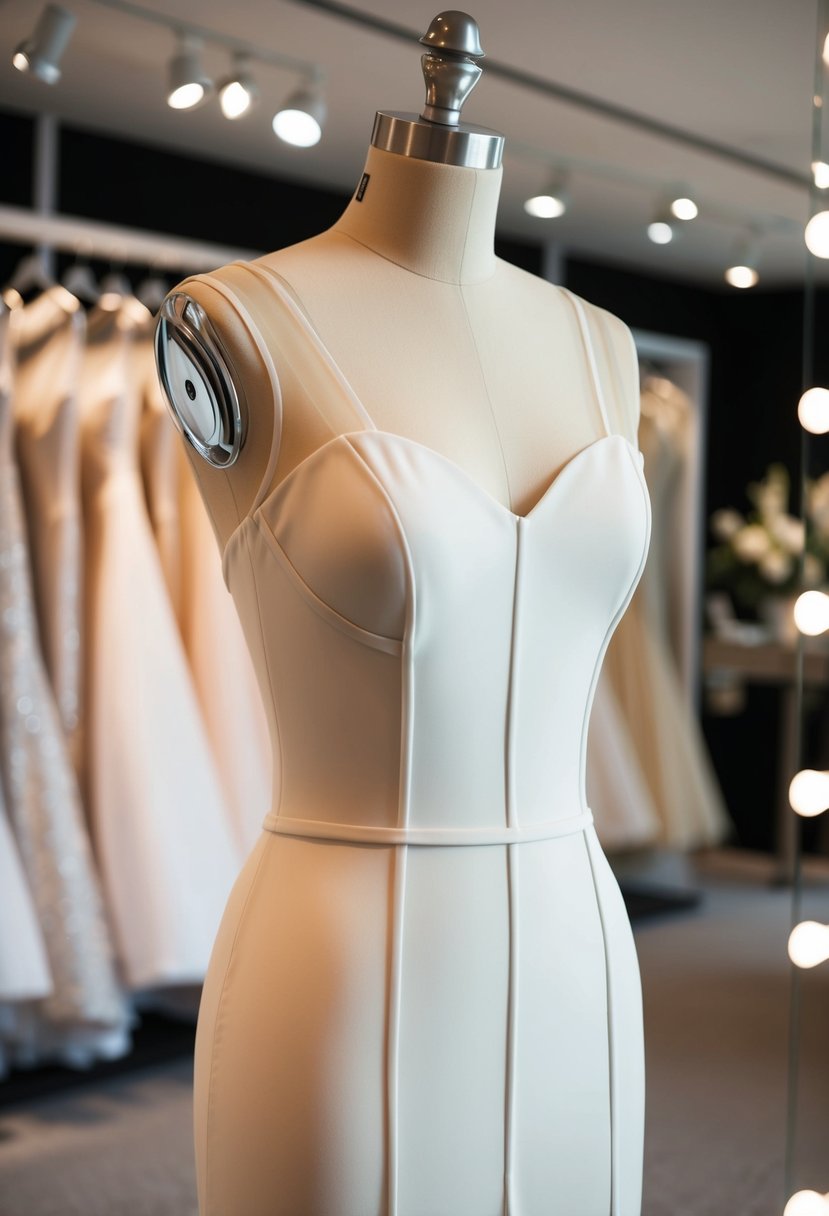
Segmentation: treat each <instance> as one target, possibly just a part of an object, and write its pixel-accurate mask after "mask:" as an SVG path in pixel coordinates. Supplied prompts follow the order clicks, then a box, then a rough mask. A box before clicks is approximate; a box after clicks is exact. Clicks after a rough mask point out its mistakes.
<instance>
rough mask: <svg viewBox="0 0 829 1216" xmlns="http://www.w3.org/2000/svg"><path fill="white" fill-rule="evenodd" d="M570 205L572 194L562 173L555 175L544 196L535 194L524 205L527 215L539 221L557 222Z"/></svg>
mask: <svg viewBox="0 0 829 1216" xmlns="http://www.w3.org/2000/svg"><path fill="white" fill-rule="evenodd" d="M569 205H570V193H569V191H568V190H567V187H566V184H565V176H564V174H563V173H561V172H557V173H554V174H553V176H552V178H551V179H550V181H549V183H548V185H547V189H546V190H545V191H544V193H543V194H534V195H533V196H532V198H528V199H527V201H526V202H525V203H524V210H525V211H526V213H527V215H533V216H535V217H536V218H537V219H542V220H555V219H558V217H559V216H561V215H564V213H565V211H566V210H567V208H568V207H569Z"/></svg>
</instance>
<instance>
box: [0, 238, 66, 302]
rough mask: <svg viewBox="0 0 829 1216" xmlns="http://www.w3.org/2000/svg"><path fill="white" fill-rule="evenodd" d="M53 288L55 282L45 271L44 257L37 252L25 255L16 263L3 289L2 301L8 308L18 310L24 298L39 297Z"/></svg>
mask: <svg viewBox="0 0 829 1216" xmlns="http://www.w3.org/2000/svg"><path fill="white" fill-rule="evenodd" d="M54 286H55V280H54V279H53V278H52V276H51V275H50V274H49V273H48V271H47V269H46V262H45V257H44V254H43V253H42V252H38V251H37V250H35V251H33V252H32V253H30V254H27V255H26V257H24V258H23V259H22V261H20V262H18V264H17V266H16V267H15V270H14V274H13V275H12V277H11V278H10V279H9V281H8V283H7V284H6V286H5V287H4V289H3V299H4V300H5V302H6V304H7V306H8V307H9V308H12V309H14V308H20V307H21V305H22V304H25V303H26V302H27V301H26V296H27V295H28V296H29V298H30V299H31V298H33V297H32V293H34V294H35V295H39V294H40V293H41V292H43V291H48V290H49V288H50V287H54Z"/></svg>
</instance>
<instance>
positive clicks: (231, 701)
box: [141, 342, 272, 857]
mask: <svg viewBox="0 0 829 1216" xmlns="http://www.w3.org/2000/svg"><path fill="white" fill-rule="evenodd" d="M143 349H144V351H145V357H146V373H147V374H146V380H145V390H144V413H143V417H142V421H141V450H142V466H143V470H144V482H145V486H146V488H147V501H148V504H149V509H150V517H151V519H152V521H153V531H154V533H155V538H156V544H157V545H158V550H159V554H160V556H161V562H162V566H163V567H164V572H165V577H166V581H167V587H168V591H169V592H170V597H171V600H172V601H173V604H174V607H175V609H176V613H177V616H178V619H179V625H180V628H181V636H182V640H183V642H184V647H185V650H186V652H187V658H188V661H189V663H190V671H191V673H192V676H193V683H194V685H195V689H196V694H197V696H198V698H199V705H200V707H201V711H202V717H203V720H204V724H205V728H206V730H207V736H208V739H209V740H210V749H211V752H212V755H213V760H214V762H215V765H216V770H217V773H218V776H219V780H220V782H221V787H222V794H223V796H224V801H225V805H226V806H227V808H228V811H229V813H230V820H231V827H232V830H233V834H234V837H235V839H236V842H237V844H238V846H239V849H240V852H241V855H242V856H245V857H246V856H247V854H248V853H249V852H250V850H251V849H252V848H253V846H254V844H255V843H256V840H257V838H258V836H259V832H260V830H261V824H262V816H263V815H264V814H265V811H266V810H267V808H268V803H269V800H270V794H271V789H272V779H271V745H270V738H269V735H268V723H267V719H266V717H265V711H264V708H263V706H262V696H261V693H260V692H259V686H258V684H257V682H256V675H255V673H254V670H253V664H252V663H251V659H250V653H249V651H248V648H247V646H246V644H245V638H244V634H243V633H242V626H241V624H240V622H239V614H238V613H237V611H236V607H235V605H234V603H233V599H232V597H231V596H230V594H229V592H228V590H227V587H225V585H224V582H223V580H222V563H221V560H220V558H219V554H218V553H217V551H216V540H215V537H214V535H213V529H212V528H211V526H210V520H209V518H208V515H207V512H206V510H205V508H204V503H203V502H202V500H201V497H200V495H199V491H198V486H197V485H196V482H195V478H194V477H193V473H192V470H191V468H190V466H189V464H188V463H187V461H186V459H185V457H184V453H183V452H182V450H181V445H180V444H179V442H178V433H177V432H176V429H175V426H174V425H173V422H172V419H171V418H170V415H169V413H168V411H167V407H166V404H165V401H164V397H163V394H162V392H161V386H160V384H159V382H158V375H157V373H156V369H155V361H154V359H153V354H152V347H151V345H150V343H149V342H147V343H145V345H144V348H143ZM217 638H221V645H219V646H217V645H216V639H217Z"/></svg>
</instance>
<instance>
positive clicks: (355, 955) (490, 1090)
mask: <svg viewBox="0 0 829 1216" xmlns="http://www.w3.org/2000/svg"><path fill="white" fill-rule="evenodd" d="M206 281H207V282H208V283H209V284H210V285H212V286H213V287H214V288H215V290H216V291H218V292H222V293H223V294H224V296H225V298H226V299H227V300H228V301H229V302H230V303H231V304H232V306H233V307H234V308H235V309H236V310H237V311H238V314H239V316H240V319H241V322H242V323H244V324H246V325H247V326H248V327H249V332H250V333H251V334H252V335H253V336H254V340H255V341H256V342H257V343H258V345H259V349H260V354H261V358H262V366H263V367H265V368H267V367H268V366H270V367H273V361H274V359H275V352H278V353H279V359H278V367H279V375H280V377H281V376H285V377H290V380H291V391H292V392H293V393H298V394H301V395H302V404H301V408H302V409H303V410H305V409H307V410H308V411H309V413H310V411H312V410H314V409H316V410H317V411H319V414H320V416H321V417H322V418H323V419H325V421H326V424H327V426H328V430H329V434H328V437H327V439H326V440H325V441H323V442H321V444H320V446H319V447H318V448H316V449H315V450H314V451H313V452H312V453H311V454H310V455H308V456H307V457H306V458H305V459H304V460H302V461H301V462H300V463H299V464H297V465H295V466H294V467H293V468H292V469H291V471H290V472H289V473H288V474H286V475H284V476H283V477H281V478H279V479H278V480H276V481H274V470H275V469H276V468H277V455H278V451H279V445H280V439H281V428H280V416H279V402H280V399H281V398H280V383H279V381H278V380H277V378H276V373H273V374H274V379H273V383H272V384H268V385H267V386H265V388H264V389H263V391H265V392H267V395H268V400H273V402H274V403H275V416H274V419H273V434H272V445H271V452H270V461H269V464H268V471H267V473H266V475H265V477H264V479H263V481H262V484H261V486H260V489H259V492H258V494H257V495H256V497H255V501H254V502H253V504H252V507H251V510H250V513H249V514H248V515H247V516H246V517H245V518H243V520H242V521H241V523H240V524H239V526H238V528H237V529H236V531H235V532H234V534H233V535H232V536H231V537H230V539H229V541H228V543H227V545H226V548H225V551H224V563H223V564H224V571H225V576H226V579H227V582H228V585H229V587H230V589H231V591H232V593H233V596H234V599H235V601H236V604H237V607H238V609H239V613H240V616H241V618H242V622H243V625H244V627H245V633H246V636H247V639H248V644H249V646H250V648H251V651H252V653H253V654H254V656H255V661H256V669H257V673H258V675H259V677H260V681H261V683H262V687H263V693H264V694H265V695H266V698H267V707H268V711H269V715H270V717H271V722H272V725H273V731H274V746H275V748H278V749H280V751H281V765H280V768H279V781H278V784H277V787H276V789H275V791H274V801H273V804H272V807H271V810H270V812H269V814H268V815H267V816H266V818H265V821H264V826H265V829H266V830H265V831H264V832H263V833H262V835H261V837H260V839H259V842H258V844H257V846H256V848H255V849H254V851H253V853H252V855H251V856H250V858H249V859H248V861H247V863H246V865H245V867H244V869H243V871H242V873H241V874H240V877H239V880H238V882H237V883H236V885H235V887H234V890H233V894H232V895H231V898H230V901H229V904H228V907H227V909H226V912H225V915H224V918H223V921H222V925H221V929H220V931H219V935H218V939H217V942H216V946H215V949H214V951H213V955H212V958H211V963H210V969H209V972H208V975H207V979H206V983H205V989H204V996H203V1000H202V1006H201V1010H200V1015H199V1025H198V1035H197V1045H196V1070H195V1083H196V1088H195V1105H196V1153H197V1165H198V1180H199V1197H200V1211H201V1213H202V1216H230V1214H232V1216H427V1214H429V1216H549V1213H551V1212H560V1213H562V1214H566V1216H637V1214H638V1212H639V1207H640V1196H641V1169H642V1135H643V1103H644V1077H643V1058H642V1021H641V996H640V990H639V978H638V970H637V964H636V957H635V951H634V945H633V939H632V935H631V931H630V925H629V922H628V919H627V915H626V913H625V909H624V904H623V902H622V899H621V896H620V893H619V889H618V886H617V884H616V882H615V880H614V878H613V875H612V873H611V871H610V868H609V866H608V864H607V861H606V859H605V856H604V854H603V852H602V850H601V847H600V845H599V843H598V840H597V837H596V833H595V830H594V828H593V826H592V817H591V814H590V811H589V808H588V807H587V804H586V801H585V792H584V756H585V736H586V726H587V719H588V714H589V710H590V704H591V701H592V698H593V692H594V688H595V683H596V678H597V674H598V670H599V667H600V664H601V660H602V656H603V653H604V649H605V646H606V644H607V640H608V638H609V636H610V634H611V632H612V631H613V629H614V627H615V625H616V624H617V622H618V620H619V618H620V616H621V614H622V613H623V612H624V610H625V607H626V605H627V603H628V600H629V598H630V596H631V595H632V593H633V588H634V586H635V584H636V582H637V579H638V578H639V575H640V573H641V570H642V567H643V565H644V559H645V554H646V551H647V545H648V537H649V526H650V525H649V518H650V517H649V505H648V496H647V491H646V488H645V483H644V478H643V476H642V471H641V460H640V456H639V453H638V452H637V450H636V449H635V447H634V446H632V445H631V443H630V442H629V441H628V440H627V439H626V438H624V437H623V436H621V435H619V434H615V433H612V431H611V429H610V424H609V422H608V417H609V415H608V411H607V409H606V407H605V397H604V394H605V389H604V387H603V385H602V384H601V383H600V382H599V379H598V374H597V371H596V363H595V356H594V353H593V348H592V342H591V337H590V333H589V329H588V325H587V321H586V319H585V316H584V312H583V308H582V305H581V304H580V302H579V301H578V300H576V299H575V298H574V297H569V296H568V297H567V299H568V300H570V303H571V305H572V308H573V311H574V322H575V323H576V324H578V325H579V327H580V331H581V335H582V340H583V342H584V344H585V351H584V357H585V361H586V363H588V364H589V367H590V368H591V369H592V385H593V392H595V394H596V398H597V402H598V408H599V410H600V411H601V416H602V418H603V419H604V429H603V430H602V432H601V434H600V435H598V436H597V438H596V439H595V441H594V442H592V443H590V444H589V445H588V446H587V447H586V448H585V449H583V450H582V451H580V452H579V454H578V455H576V456H575V457H574V458H573V459H572V460H571V461H570V462H569V463H568V464H567V465H566V466H565V467H564V468H563V469H562V471H561V472H560V473H559V474H558V476H557V477H556V478H555V480H554V481H553V482H552V483H551V484H550V485H549V487H548V488H547V489H546V491H545V492H544V493H543V494H542V495H541V497H540V499H539V500H538V501H537V503H536V504H535V505H534V506H533V507H532V508H531V509H530V510H529V511H528V512H527V513H526V514H524V515H517V514H515V513H514V512H512V511H511V510H509V509H508V508H507V507H505V506H503V505H502V504H501V503H500V502H499V501H498V500H496V499H495V498H494V497H492V496H491V495H490V494H489V493H488V492H486V491H485V490H484V489H483V488H482V487H481V486H480V485H479V484H478V483H477V482H475V481H474V480H473V479H472V478H471V477H470V476H469V475H468V474H467V473H466V472H464V471H463V470H462V469H461V467H460V466H459V465H457V464H456V463H454V462H453V461H452V460H450V459H448V458H447V457H445V456H443V455H442V454H440V453H439V452H438V451H436V450H435V449H432V448H430V447H428V446H427V445H425V444H423V443H419V442H416V441H414V440H412V439H409V438H407V437H404V436H403V435H400V434H395V433H391V432H388V431H383V430H380V429H378V428H377V427H376V426H375V424H374V423H373V422H372V419H371V416H370V414H369V413H368V412H367V409H366V408H365V407H364V406H363V404H362V403H361V402H360V400H359V399H358V398H357V397H356V395H355V393H354V391H353V389H352V388H351V387H350V386H349V385H348V383H347V382H346V381H345V379H344V377H343V374H342V372H341V371H340V369H339V368H338V366H337V365H336V363H334V361H333V359H332V357H331V355H330V354H329V352H328V351H327V350H326V349H325V347H324V346H323V345H322V342H321V340H320V339H319V337H318V336H317V335H316V333H315V331H314V330H313V329H312V328H311V327H310V325H309V322H308V320H307V318H306V316H305V314H304V313H303V312H302V311H301V310H300V309H299V308H298V307H297V305H296V304H295V302H294V300H293V297H292V296H291V294H290V293H289V292H288V291H286V290H285V289H284V288H283V287H282V286H281V284H280V281H279V280H278V278H277V277H276V276H274V275H271V274H269V273H268V272H267V270H266V269H265V267H260V266H257V265H256V264H253V266H252V267H251V269H250V274H249V280H248V282H249V284H250V286H249V291H248V290H245V298H244V300H243V299H242V298H241V296H240V295H239V294H238V293H236V292H234V291H232V290H231V289H230V288H229V287H227V286H226V284H225V283H224V281H223V280H222V279H219V278H212V279H211V278H210V277H209V276H207V277H206ZM447 290H448V289H447ZM453 290H456V289H454V288H453ZM389 391H393V386H390V388H389ZM586 408H587V407H586ZM343 424H345V425H343ZM270 438H271V437H270V436H269V435H267V434H265V435H262V434H260V435H259V436H258V439H257V442H260V443H262V445H263V449H265V450H267V447H268V441H269V439H270ZM217 641H219V639H217ZM562 993H566V994H567V999H566V1000H563V999H562Z"/></svg>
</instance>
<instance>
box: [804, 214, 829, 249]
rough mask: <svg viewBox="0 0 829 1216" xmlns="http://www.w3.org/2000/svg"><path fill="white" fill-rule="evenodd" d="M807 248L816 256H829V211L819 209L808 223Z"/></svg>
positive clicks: (806, 233)
mask: <svg viewBox="0 0 829 1216" xmlns="http://www.w3.org/2000/svg"><path fill="white" fill-rule="evenodd" d="M804 235H805V238H806V248H807V249H808V250H809V252H810V253H813V254H814V255H815V257H816V258H829V211H818V213H817V215H813V216H812V218H811V219H810V220H809V222H808V224H807V225H806V232H805V234H804Z"/></svg>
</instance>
